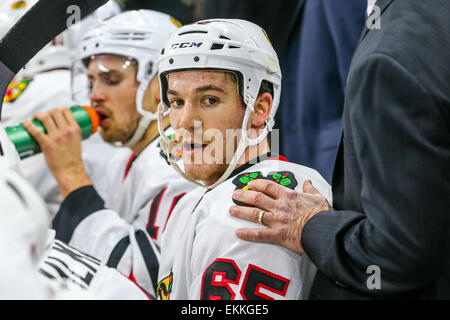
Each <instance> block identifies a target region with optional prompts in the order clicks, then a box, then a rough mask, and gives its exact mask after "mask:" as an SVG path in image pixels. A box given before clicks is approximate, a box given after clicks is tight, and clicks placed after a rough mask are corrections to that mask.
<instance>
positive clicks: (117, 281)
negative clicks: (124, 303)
mask: <svg viewBox="0 0 450 320" xmlns="http://www.w3.org/2000/svg"><path fill="white" fill-rule="evenodd" d="M54 234H55V233H54V231H53V230H49V235H48V240H47V241H48V244H47V251H46V252H45V254H44V255H43V256H42V258H41V260H40V262H39V265H38V268H39V272H40V274H41V276H42V277H43V278H44V279H45V280H46V283H47V284H48V285H50V286H53V287H55V285H56V284H59V287H68V286H69V289H68V290H72V291H73V289H71V288H70V285H72V284H75V285H76V286H75V287H78V288H81V289H82V290H84V291H86V293H87V294H88V295H87V296H88V297H90V298H92V299H96V300H149V299H150V300H151V299H152V297H151V296H150V295H149V294H148V293H147V292H146V291H145V290H143V289H141V288H139V287H138V286H137V285H136V284H135V283H134V282H132V281H130V280H129V279H128V278H126V277H125V276H124V275H122V274H121V273H119V272H118V271H117V270H116V269H114V268H109V267H107V266H106V265H104V264H103V263H101V262H100V260H98V259H97V258H94V257H92V256H90V255H88V254H86V253H83V252H81V251H79V250H77V249H75V248H73V247H71V246H69V245H67V244H65V243H63V242H62V241H59V240H56V239H54ZM72 287H73V286H72ZM75 292H76V291H75ZM79 298H82V299H83V298H84V296H83V295H81V296H80V297H79Z"/></svg>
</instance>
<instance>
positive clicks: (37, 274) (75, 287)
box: [0, 124, 151, 300]
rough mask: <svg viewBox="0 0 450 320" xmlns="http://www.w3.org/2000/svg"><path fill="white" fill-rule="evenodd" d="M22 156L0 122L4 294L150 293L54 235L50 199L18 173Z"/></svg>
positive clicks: (0, 289) (0, 277)
mask: <svg viewBox="0 0 450 320" xmlns="http://www.w3.org/2000/svg"><path fill="white" fill-rule="evenodd" d="M18 161H19V159H18V154H17V151H16V150H15V149H14V146H13V145H12V143H11V142H10V141H9V140H8V137H7V135H6V133H5V131H4V130H3V127H2V126H1V124H0V255H1V256H2V257H4V259H3V260H4V261H2V263H1V264H0V299H2V300H3V299H27V300H29V299H40V300H42V299H46V300H47V299H70V300H73V299H83V300H85V299H114V300H117V299H123V300H125V299H139V300H147V299H149V298H150V299H151V297H150V296H149V295H148V294H147V293H146V292H145V291H144V290H142V289H140V288H139V287H137V286H136V285H135V284H134V283H133V282H131V281H129V280H128V279H127V278H125V277H124V276H123V275H121V274H120V273H119V272H118V271H117V270H115V269H113V268H108V267H106V266H105V265H104V264H101V263H100V262H99V261H98V260H96V259H95V258H93V257H90V256H89V255H86V254H84V253H82V252H80V251H78V250H75V249H74V248H71V247H70V246H67V245H66V244H64V243H62V242H61V241H58V240H55V239H54V238H53V236H54V231H53V230H50V229H48V227H49V224H50V215H49V212H48V210H47V208H46V205H45V203H44V202H43V200H42V198H41V197H40V196H39V194H38V193H37V192H36V190H35V189H34V188H33V187H32V186H31V185H30V184H29V183H28V182H27V181H26V180H25V179H24V178H23V177H22V176H21V175H19V174H18V173H17V168H18V166H17V163H18Z"/></svg>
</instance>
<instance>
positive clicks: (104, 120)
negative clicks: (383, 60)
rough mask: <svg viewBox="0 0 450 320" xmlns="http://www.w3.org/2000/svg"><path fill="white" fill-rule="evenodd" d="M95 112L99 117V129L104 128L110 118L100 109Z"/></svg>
mask: <svg viewBox="0 0 450 320" xmlns="http://www.w3.org/2000/svg"><path fill="white" fill-rule="evenodd" d="M95 111H96V112H97V114H98V116H99V117H100V123H99V125H100V127H103V126H105V125H106V124H107V122H108V121H109V119H110V116H109V115H108V114H107V113H106V112H105V111H104V110H102V109H96V110H95Z"/></svg>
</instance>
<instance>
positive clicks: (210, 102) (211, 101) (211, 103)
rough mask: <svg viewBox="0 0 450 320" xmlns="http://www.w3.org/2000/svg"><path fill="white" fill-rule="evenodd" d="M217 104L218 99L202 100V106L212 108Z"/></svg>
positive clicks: (207, 98)
mask: <svg viewBox="0 0 450 320" xmlns="http://www.w3.org/2000/svg"><path fill="white" fill-rule="evenodd" d="M218 103H219V99H218V98H216V97H205V98H203V99H202V104H205V105H207V106H214V105H216V104H218Z"/></svg>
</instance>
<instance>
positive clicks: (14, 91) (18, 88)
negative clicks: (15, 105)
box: [3, 78, 32, 103]
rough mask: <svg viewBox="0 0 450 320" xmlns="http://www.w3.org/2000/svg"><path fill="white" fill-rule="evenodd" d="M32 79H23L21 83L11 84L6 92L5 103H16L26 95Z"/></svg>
mask: <svg viewBox="0 0 450 320" xmlns="http://www.w3.org/2000/svg"><path fill="white" fill-rule="evenodd" d="M31 81H32V79H27V78H25V79H22V80H21V81H20V82H11V83H10V84H9V86H8V89H7V90H6V93H5V96H4V97H3V102H10V103H11V102H14V101H16V100H17V98H19V97H20V95H21V94H22V93H24V91H25V89H26V88H27V87H28V85H29V84H30V82H31Z"/></svg>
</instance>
